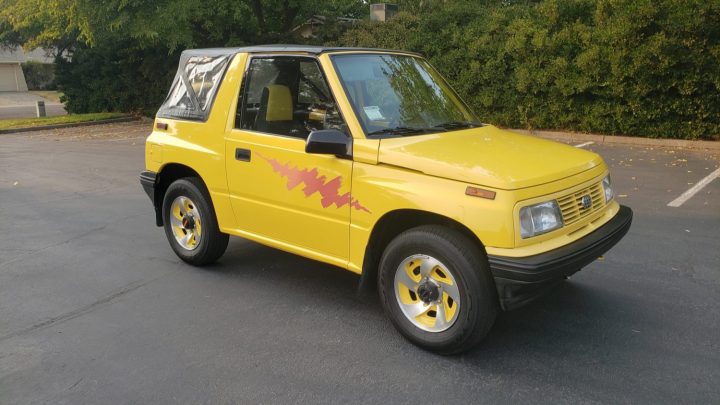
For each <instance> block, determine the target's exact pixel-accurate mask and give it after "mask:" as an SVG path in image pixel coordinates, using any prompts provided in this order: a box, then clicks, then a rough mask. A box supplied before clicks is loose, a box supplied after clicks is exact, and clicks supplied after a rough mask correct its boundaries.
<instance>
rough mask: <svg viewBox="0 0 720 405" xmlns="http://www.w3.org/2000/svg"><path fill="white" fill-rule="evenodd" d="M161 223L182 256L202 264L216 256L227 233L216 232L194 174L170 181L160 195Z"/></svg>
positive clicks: (212, 214) (209, 206)
mask: <svg viewBox="0 0 720 405" xmlns="http://www.w3.org/2000/svg"><path fill="white" fill-rule="evenodd" d="M163 224H164V227H165V234H166V236H167V238H168V241H169V242H170V246H171V247H172V249H173V250H174V251H175V254H177V255H178V257H179V258H181V259H182V260H184V261H186V262H188V263H190V264H193V265H196V266H202V265H205V264H210V263H213V262H214V261H216V260H217V259H219V258H220V256H222V255H223V253H225V249H227V245H228V240H229V237H228V235H227V234H224V233H222V232H220V230H219V228H218V224H217V219H216V218H215V212H214V210H213V208H212V204H211V200H210V196H209V195H208V193H207V191H206V190H205V185H204V184H202V182H201V181H200V180H199V179H197V178H195V177H187V178H183V179H179V180H176V181H174V182H173V183H172V184H170V186H169V187H168V189H167V191H166V192H165V197H164V199H163Z"/></svg>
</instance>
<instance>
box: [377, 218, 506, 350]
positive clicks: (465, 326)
mask: <svg viewBox="0 0 720 405" xmlns="http://www.w3.org/2000/svg"><path fill="white" fill-rule="evenodd" d="M378 291H379V292H380V298H381V301H382V304H383V306H384V308H385V312H386V313H387V314H388V316H389V317H390V319H391V321H392V322H393V324H394V325H395V327H396V328H397V329H398V331H400V333H401V334H402V335H403V336H405V337H406V338H407V339H408V340H410V341H411V342H413V343H415V344H416V345H418V346H420V347H422V348H425V349H427V350H431V351H434V352H438V353H442V354H453V353H459V352H462V351H465V350H468V349H470V348H471V347H473V346H474V345H476V344H477V343H478V342H480V340H482V338H483V337H485V335H486V334H487V332H488V331H489V330H490V328H491V327H492V324H493V322H494V321H495V316H496V314H497V306H498V304H497V293H496V292H495V288H494V285H493V282H492V278H491V277H490V274H489V269H488V262H487V259H486V257H485V255H484V254H483V252H481V251H480V249H477V247H476V246H475V245H473V244H472V243H471V242H470V241H469V240H468V239H467V238H466V237H465V236H464V235H462V234H461V233H459V232H457V231H455V230H453V229H450V228H447V227H442V226H436V225H429V226H421V227H417V228H413V229H410V230H408V231H406V232H403V233H402V234H400V235H398V236H397V237H396V238H395V239H393V241H392V242H391V243H390V244H389V245H388V247H387V249H386V250H385V252H384V254H383V256H382V258H381V260H380V272H379V277H378Z"/></svg>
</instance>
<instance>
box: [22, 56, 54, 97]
mask: <svg viewBox="0 0 720 405" xmlns="http://www.w3.org/2000/svg"><path fill="white" fill-rule="evenodd" d="M22 70H23V74H24V75H25V83H27V86H28V90H54V89H55V83H54V80H55V65H53V64H52V63H40V62H34V61H29V62H25V63H23V64H22Z"/></svg>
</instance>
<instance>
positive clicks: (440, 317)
mask: <svg viewBox="0 0 720 405" xmlns="http://www.w3.org/2000/svg"><path fill="white" fill-rule="evenodd" d="M395 297H396V298H397V302H398V305H399V306H400V309H401V310H402V313H403V314H404V315H405V317H406V318H407V319H408V320H409V321H410V322H412V324H413V325H415V326H417V327H418V328H420V329H422V330H424V331H427V332H442V331H445V330H447V329H448V328H450V327H451V326H452V325H453V324H454V323H455V320H456V319H457V316H458V312H459V309H460V292H459V289H458V287H457V282H456V281H455V277H454V276H453V275H452V273H451V272H450V271H449V270H448V268H447V267H446V266H445V265H444V264H442V263H441V262H440V261H439V260H437V259H435V258H434V257H432V256H427V255H412V256H410V257H408V258H406V259H405V260H403V261H402V262H401V263H400V265H399V266H398V268H397V270H396V271H395Z"/></svg>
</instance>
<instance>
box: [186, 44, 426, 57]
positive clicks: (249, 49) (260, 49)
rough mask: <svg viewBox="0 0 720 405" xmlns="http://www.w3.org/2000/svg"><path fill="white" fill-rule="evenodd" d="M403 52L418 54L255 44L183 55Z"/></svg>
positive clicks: (349, 48)
mask: <svg viewBox="0 0 720 405" xmlns="http://www.w3.org/2000/svg"><path fill="white" fill-rule="evenodd" d="M352 51H358V52H393V53H394V52H401V53H409V54H413V55H418V54H417V53H415V52H408V51H401V50H393V49H380V48H353V47H327V46H310V45H255V46H244V47H236V48H204V49H187V50H185V51H183V55H185V54H187V55H190V56H224V55H234V54H237V53H272V52H303V53H310V54H313V55H320V54H322V53H329V52H352Z"/></svg>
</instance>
